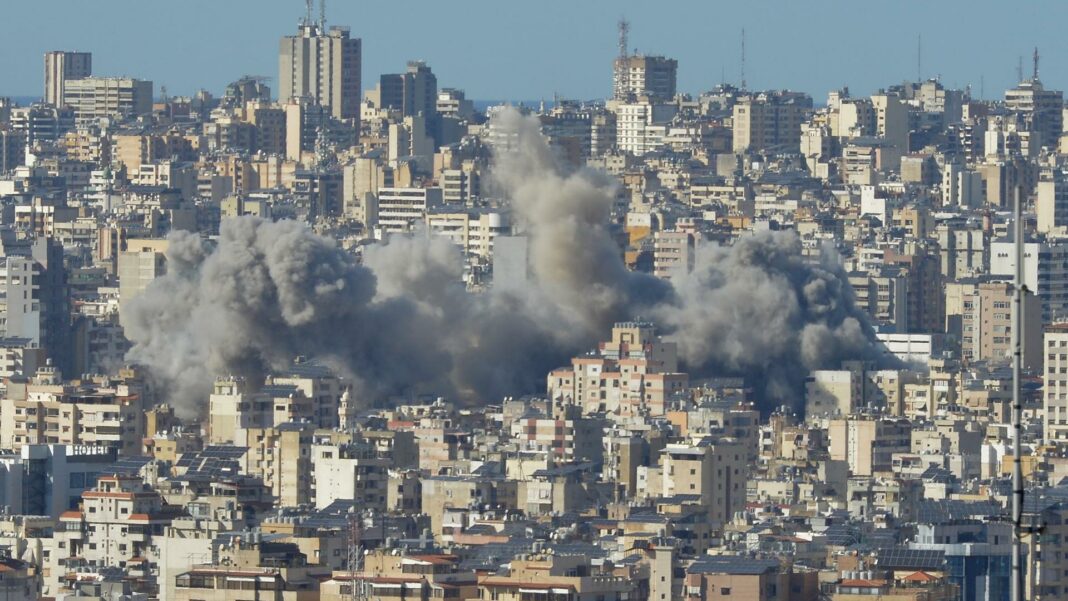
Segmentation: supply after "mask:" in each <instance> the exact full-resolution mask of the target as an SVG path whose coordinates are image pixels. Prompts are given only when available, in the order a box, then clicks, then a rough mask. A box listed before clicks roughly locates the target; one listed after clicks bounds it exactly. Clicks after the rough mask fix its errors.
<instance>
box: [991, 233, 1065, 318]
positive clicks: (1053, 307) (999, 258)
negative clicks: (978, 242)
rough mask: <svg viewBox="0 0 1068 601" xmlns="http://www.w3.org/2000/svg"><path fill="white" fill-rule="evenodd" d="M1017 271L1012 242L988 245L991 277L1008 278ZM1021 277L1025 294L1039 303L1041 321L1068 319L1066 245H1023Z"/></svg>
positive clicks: (1051, 242)
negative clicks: (1067, 317) (1037, 299)
mask: <svg viewBox="0 0 1068 601" xmlns="http://www.w3.org/2000/svg"><path fill="white" fill-rule="evenodd" d="M1015 269H1016V252H1015V250H1014V249H1013V242H1011V241H1008V240H1000V241H997V242H993V243H992V244H991V245H990V274H991V275H995V276H1002V277H1010V276H1012V275H1013V273H1014V272H1015ZM1023 278H1024V285H1025V286H1027V292H1028V294H1034V295H1035V296H1037V297H1038V298H1039V300H1040V301H1041V302H1042V322H1043V323H1044V324H1050V323H1053V322H1055V321H1058V320H1061V319H1064V318H1065V317H1066V316H1068V243H1066V242H1065V241H1063V240H1046V241H1045V242H1027V243H1025V244H1024V257H1023Z"/></svg>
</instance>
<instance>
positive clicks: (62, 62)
mask: <svg viewBox="0 0 1068 601" xmlns="http://www.w3.org/2000/svg"><path fill="white" fill-rule="evenodd" d="M92 74H93V55H92V54H91V53H89V52H65V51H62V50H53V51H51V52H46V53H45V55H44V86H45V87H44V98H43V101H44V102H45V104H51V105H52V106H55V107H60V106H63V103H64V102H65V98H64V93H65V91H66V83H67V82H68V81H71V80H74V79H84V78H86V77H89V76H91V75H92Z"/></svg>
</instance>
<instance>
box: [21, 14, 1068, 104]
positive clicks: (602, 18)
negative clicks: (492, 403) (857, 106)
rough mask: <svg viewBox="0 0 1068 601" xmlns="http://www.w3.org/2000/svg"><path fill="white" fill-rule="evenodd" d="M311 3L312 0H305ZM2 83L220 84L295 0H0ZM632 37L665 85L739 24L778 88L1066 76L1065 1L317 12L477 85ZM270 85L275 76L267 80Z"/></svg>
mask: <svg viewBox="0 0 1068 601" xmlns="http://www.w3.org/2000/svg"><path fill="white" fill-rule="evenodd" d="M316 7H317V8H316V10H318V0H316ZM0 11H2V12H0V14H2V15H3V18H2V19H0V95H9V96H22V95H40V94H41V88H42V86H43V82H42V77H43V59H42V55H43V53H44V52H45V51H46V50H50V49H65V50H89V51H92V52H93V55H94V56H93V63H94V65H93V66H94V71H95V72H96V73H97V74H108V75H130V76H134V77H142V78H146V79H152V80H153V81H154V82H155V83H156V89H157V92H158V90H159V86H160V85H165V86H166V87H167V90H168V93H170V94H172V95H173V94H189V93H191V92H193V91H195V90H196V89H198V88H206V89H208V90H210V91H212V92H214V93H221V91H222V89H223V87H224V86H225V85H226V83H227V82H229V81H232V80H234V79H237V78H238V77H240V76H241V75H244V74H252V75H267V76H270V77H271V78H272V80H273V79H274V78H275V77H277V69H278V67H277V46H278V38H279V37H280V36H282V35H286V34H290V33H292V32H293V31H294V30H295V27H296V23H297V20H298V19H299V17H300V16H301V15H302V14H303V12H304V2H303V0H0ZM620 15H625V16H626V17H627V18H628V20H630V22H631V36H630V39H631V43H630V46H631V47H632V48H635V47H636V48H637V49H638V50H639V51H641V52H643V53H648V54H664V55H667V56H671V57H674V58H677V59H678V60H679V88H680V90H682V91H686V92H698V91H700V90H704V89H708V88H709V87H711V86H712V85H714V84H715V83H718V82H719V81H720V80H721V78H722V77H724V76H725V78H726V80H727V81H730V82H736V81H737V80H738V76H739V54H740V50H739V46H740V44H739V41H740V37H741V33H740V32H741V29H742V28H743V27H744V28H745V29H746V42H747V52H746V75H747V79H748V82H749V84H750V88H770V87H776V88H790V89H795V90H803V91H806V92H809V93H812V94H813V95H814V96H815V97H816V99H817V101H818V102H819V101H822V100H823V99H824V98H825V97H826V92H827V90H829V89H833V88H837V87H841V86H843V85H848V86H849V87H850V89H851V90H852V91H853V92H854V93H870V92H871V91H873V90H875V89H877V88H879V87H884V86H887V85H890V84H893V83H898V82H900V81H902V80H904V79H914V78H915V77H916V73H917V65H916V41H917V36H918V35H922V37H923V75H924V76H925V77H930V76H935V75H941V76H942V80H943V81H944V82H945V83H946V84H947V85H950V86H957V87H963V86H965V85H967V84H969V83H971V84H972V86H973V93H974V94H975V95H978V94H979V87H980V81H981V79H982V80H983V81H985V86H984V89H985V96H986V97H987V98H992V97H995V96H1000V95H1001V92H1002V90H1004V89H1005V87H1007V86H1010V85H1012V84H1013V83H1014V81H1015V77H1016V65H1017V60H1018V57H1020V56H1021V55H1022V56H1023V57H1024V68H1025V71H1028V72H1029V71H1030V55H1031V50H1032V48H1033V47H1034V46H1036V45H1037V46H1038V47H1039V49H1040V52H1041V54H1042V63H1041V64H1042V69H1041V74H1042V79H1043V81H1044V82H1046V84H1047V85H1048V86H1052V87H1057V88H1059V89H1064V88H1065V87H1066V86H1068V36H1065V35H1063V30H1061V31H1059V28H1062V27H1063V24H1064V23H1066V22H1068V2H1053V1H1050V2H1036V1H1033V0H1032V1H1027V0H1025V1H1011V2H1010V1H1004V2H993V1H990V0H970V1H961V0H928V1H919V0H891V1H890V2H879V3H875V2H867V1H864V0H853V1H846V0H841V1H838V0H835V1H831V0H826V1H820V0H811V1H792V0H778V1H774V2H773V1H763V0H741V1H738V0H733V1H731V2H719V1H690V2H681V1H672V0H660V1H656V2H650V1H649V0H644V1H641V2H639V1H630V0H621V1H616V2H607V1H600V0H543V1H541V2H529V3H518V2H511V1H509V0H496V1H491V0H453V1H452V2H441V1H440V0H438V1H429V0H406V1H404V2H389V1H382V0H379V1H377V2H369V1H366V0H363V1H358V0H329V2H328V6H327V19H328V22H329V23H332V24H338V25H348V26H350V27H351V28H352V32H353V35H354V36H359V37H362V38H363V40H364V60H363V69H364V88H365V89H367V87H368V86H370V85H373V84H374V82H375V81H377V77H378V74H380V73H387V72H396V71H399V70H402V69H403V68H404V64H405V62H406V61H407V60H409V59H423V60H426V61H428V62H429V64H430V66H431V68H433V70H434V72H435V73H436V74H437V75H438V82H439V85H441V86H449V87H458V88H462V89H464V90H466V91H467V95H468V97H469V98H476V99H517V100H518V99H524V100H536V99H539V98H551V97H552V95H553V93H554V92H557V93H559V94H560V95H561V96H564V97H569V98H581V99H587V98H597V97H603V96H605V95H607V94H608V91H609V89H610V85H611V61H612V58H613V56H614V55H615V53H616V21H617V20H618V19H619V17H620ZM272 89H274V90H276V91H277V86H275V85H274V84H273V83H272Z"/></svg>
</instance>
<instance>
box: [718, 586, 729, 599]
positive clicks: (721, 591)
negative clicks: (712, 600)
mask: <svg viewBox="0 0 1068 601" xmlns="http://www.w3.org/2000/svg"><path fill="white" fill-rule="evenodd" d="M719 594H721V595H723V596H724V597H726V596H728V595H730V594H731V587H729V586H724V587H720V589H719Z"/></svg>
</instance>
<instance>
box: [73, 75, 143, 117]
mask: <svg viewBox="0 0 1068 601" xmlns="http://www.w3.org/2000/svg"><path fill="white" fill-rule="evenodd" d="M63 104H65V105H67V106H69V107H70V108H72V109H74V116H75V120H76V122H78V123H84V124H91V123H95V122H96V121H97V120H98V119H102V118H120V117H136V116H138V115H145V114H147V113H150V112H152V82H151V81H142V80H139V79H130V78H125V77H85V78H82V79H72V80H67V81H66V82H65V83H64V88H63Z"/></svg>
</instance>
